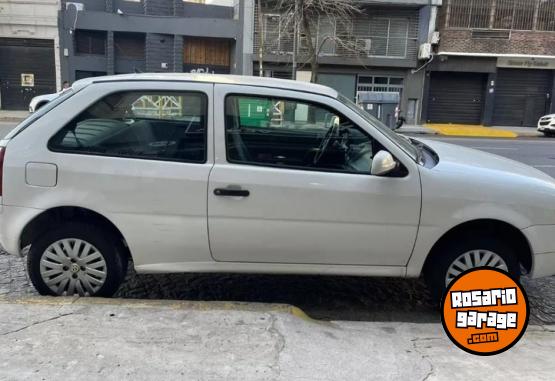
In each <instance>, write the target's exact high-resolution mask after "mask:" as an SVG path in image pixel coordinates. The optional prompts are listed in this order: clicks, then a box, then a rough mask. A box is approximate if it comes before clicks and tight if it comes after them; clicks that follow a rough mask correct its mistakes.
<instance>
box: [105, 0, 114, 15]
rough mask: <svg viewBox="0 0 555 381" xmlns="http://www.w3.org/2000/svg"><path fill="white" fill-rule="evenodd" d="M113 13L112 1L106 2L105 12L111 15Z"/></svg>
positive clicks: (107, 0)
mask: <svg viewBox="0 0 555 381" xmlns="http://www.w3.org/2000/svg"><path fill="white" fill-rule="evenodd" d="M113 11H114V0H106V12H109V13H112V12H113Z"/></svg>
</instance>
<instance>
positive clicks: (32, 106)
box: [29, 93, 60, 113]
mask: <svg viewBox="0 0 555 381" xmlns="http://www.w3.org/2000/svg"><path fill="white" fill-rule="evenodd" d="M59 96H60V93H53V94H43V95H39V96H36V97H34V98H33V99H31V102H30V103H29V112H31V113H33V112H35V111H37V110H38V109H40V108H41V107H42V106H44V105H46V104H47V103H48V102H50V101H52V100H54V99H56V98H58V97H59Z"/></svg>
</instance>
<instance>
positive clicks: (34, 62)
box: [0, 38, 56, 110]
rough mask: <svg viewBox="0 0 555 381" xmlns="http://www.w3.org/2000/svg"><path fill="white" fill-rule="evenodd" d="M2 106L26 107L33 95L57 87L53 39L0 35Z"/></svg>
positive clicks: (7, 107)
mask: <svg viewBox="0 0 555 381" xmlns="http://www.w3.org/2000/svg"><path fill="white" fill-rule="evenodd" d="M0 57H1V59H0V97H1V98H0V102H1V103H0V107H1V108H2V109H5V110H27V108H28V107H29V102H30V101H31V99H32V98H33V97H34V96H36V95H40V94H48V93H53V92H55V91H56V72H55V63H54V42H53V41H52V40H36V39H25V38H0Z"/></svg>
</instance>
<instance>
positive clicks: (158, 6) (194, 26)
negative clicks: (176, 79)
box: [59, 0, 252, 82]
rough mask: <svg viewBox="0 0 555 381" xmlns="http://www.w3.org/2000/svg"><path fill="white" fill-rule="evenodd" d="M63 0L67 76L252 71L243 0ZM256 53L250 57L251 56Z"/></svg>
mask: <svg viewBox="0 0 555 381" xmlns="http://www.w3.org/2000/svg"><path fill="white" fill-rule="evenodd" d="M218 4H228V5H211V4H204V3H203V2H199V1H197V2H191V1H183V0H75V1H67V0H63V1H62V7H61V9H60V13H59V25H60V52H61V56H62V59H61V68H62V78H63V79H64V80H68V81H70V82H73V81H75V80H78V79H81V78H85V77H91V76H99V75H111V74H123V73H132V72H209V73H232V74H243V73H245V72H247V73H249V72H251V71H252V69H251V68H250V65H251V62H250V59H249V60H245V59H244V46H243V35H244V30H243V29H244V25H243V24H244V22H243V21H244V19H245V7H244V2H243V0H235V1H233V0H230V1H220V2H218ZM248 57H250V55H249V56H248Z"/></svg>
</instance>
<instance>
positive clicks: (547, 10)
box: [537, 0, 555, 32]
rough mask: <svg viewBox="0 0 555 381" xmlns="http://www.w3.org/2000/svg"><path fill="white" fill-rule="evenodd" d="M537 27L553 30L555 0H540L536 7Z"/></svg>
mask: <svg viewBox="0 0 555 381" xmlns="http://www.w3.org/2000/svg"><path fill="white" fill-rule="evenodd" d="M537 29H538V30H541V31H549V32H553V31H555V0H542V1H540V4H539V9H538V24H537Z"/></svg>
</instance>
